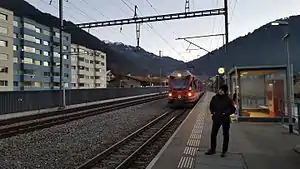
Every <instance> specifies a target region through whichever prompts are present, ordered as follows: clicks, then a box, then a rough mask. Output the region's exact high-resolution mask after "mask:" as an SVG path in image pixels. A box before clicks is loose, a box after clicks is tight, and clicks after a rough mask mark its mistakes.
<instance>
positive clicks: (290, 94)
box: [271, 21, 294, 133]
mask: <svg viewBox="0 0 300 169" xmlns="http://www.w3.org/2000/svg"><path fill="white" fill-rule="evenodd" d="M271 25H273V26H289V23H288V22H287V21H275V22H273V23H271ZM289 37H290V34H289V31H288V30H287V29H286V32H285V35H284V36H283V37H282V40H283V41H284V42H285V46H286V52H287V76H288V77H287V90H288V96H287V97H288V115H289V133H293V117H292V111H293V103H294V93H293V90H292V88H293V87H294V86H293V80H292V78H293V77H292V70H291V61H290V50H289Z"/></svg>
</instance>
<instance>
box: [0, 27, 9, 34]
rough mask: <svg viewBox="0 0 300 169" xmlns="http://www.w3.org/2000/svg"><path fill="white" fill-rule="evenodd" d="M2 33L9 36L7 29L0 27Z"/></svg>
mask: <svg viewBox="0 0 300 169" xmlns="http://www.w3.org/2000/svg"><path fill="white" fill-rule="evenodd" d="M0 33H3V34H7V33H8V29H7V28H5V27H2V26H0Z"/></svg>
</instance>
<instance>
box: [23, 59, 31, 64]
mask: <svg viewBox="0 0 300 169" xmlns="http://www.w3.org/2000/svg"><path fill="white" fill-rule="evenodd" d="M23 63H25V64H33V60H32V59H31V58H24V59H23Z"/></svg>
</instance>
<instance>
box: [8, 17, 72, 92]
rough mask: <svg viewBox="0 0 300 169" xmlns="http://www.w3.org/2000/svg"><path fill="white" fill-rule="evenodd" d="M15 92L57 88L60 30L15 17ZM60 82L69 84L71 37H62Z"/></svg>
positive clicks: (58, 84) (65, 35) (67, 35)
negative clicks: (61, 77) (61, 80)
mask: <svg viewBox="0 0 300 169" xmlns="http://www.w3.org/2000/svg"><path fill="white" fill-rule="evenodd" d="M13 26H14V33H13V35H12V36H13V37H14V41H13V44H14V45H13V50H14V58H13V67H14V73H13V85H14V90H52V89H59V87H60V83H59V82H60V54H59V37H60V36H59V35H60V34H59V29H57V28H53V27H48V26H45V25H41V24H39V23H37V22H35V21H33V20H30V19H27V18H24V17H17V16H14V21H13ZM63 45H64V46H63V53H64V54H63V75H62V76H63V82H64V83H66V86H69V87H70V82H71V69H70V65H71V58H70V53H71V35H70V34H68V33H63Z"/></svg>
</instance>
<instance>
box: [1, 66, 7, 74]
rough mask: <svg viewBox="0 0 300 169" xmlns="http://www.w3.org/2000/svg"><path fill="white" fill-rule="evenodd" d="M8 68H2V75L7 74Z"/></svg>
mask: <svg viewBox="0 0 300 169" xmlns="http://www.w3.org/2000/svg"><path fill="white" fill-rule="evenodd" d="M7 72H8V67H0V73H7Z"/></svg>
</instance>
